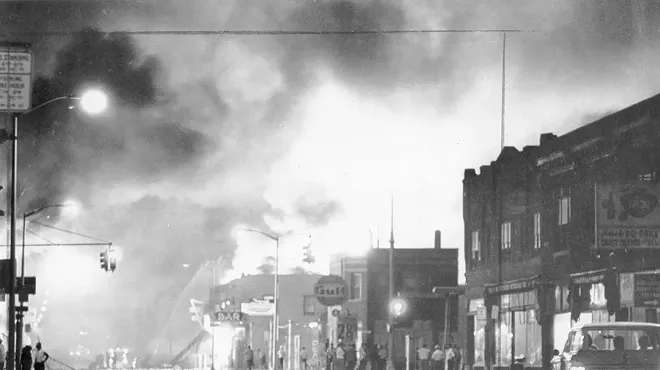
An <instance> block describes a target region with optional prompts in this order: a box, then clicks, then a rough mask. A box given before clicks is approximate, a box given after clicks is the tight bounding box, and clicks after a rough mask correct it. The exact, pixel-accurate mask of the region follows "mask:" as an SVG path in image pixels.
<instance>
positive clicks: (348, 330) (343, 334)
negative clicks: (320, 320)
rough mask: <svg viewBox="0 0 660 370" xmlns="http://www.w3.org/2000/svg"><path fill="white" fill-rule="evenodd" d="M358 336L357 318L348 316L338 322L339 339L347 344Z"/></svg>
mask: <svg viewBox="0 0 660 370" xmlns="http://www.w3.org/2000/svg"><path fill="white" fill-rule="evenodd" d="M356 336H357V318H356V317H354V316H346V317H344V318H342V319H341V320H340V321H339V323H338V324H337V339H338V340H341V341H342V342H343V343H345V344H353V343H355V340H356V339H357V338H356Z"/></svg>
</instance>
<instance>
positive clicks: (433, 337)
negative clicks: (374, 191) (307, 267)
mask: <svg viewBox="0 0 660 370" xmlns="http://www.w3.org/2000/svg"><path fill="white" fill-rule="evenodd" d="M389 253H390V251H389V249H388V248H382V249H379V248H373V249H370V250H369V252H368V253H367V254H366V255H365V256H362V257H347V256H340V255H337V256H333V258H332V259H331V263H330V273H331V274H334V275H339V276H341V277H343V278H344V280H346V282H347V283H348V285H349V301H348V302H347V303H345V304H344V305H343V308H347V309H348V310H349V311H350V313H351V314H352V315H355V316H357V320H358V335H359V341H360V342H365V343H367V344H369V345H373V344H382V345H384V346H385V347H386V348H387V343H388V333H387V327H386V324H387V321H388V315H389V311H388V298H389ZM394 280H395V281H394V287H395V289H394V291H395V294H396V295H399V296H402V297H405V298H406V300H407V301H408V307H409V309H410V316H409V320H408V321H407V322H406V324H404V325H402V327H397V328H395V332H394V333H395V335H394V357H395V361H396V362H397V363H398V364H402V363H403V362H404V359H405V345H404V343H405V342H404V338H405V335H406V334H409V335H411V338H412V340H413V342H412V343H411V348H412V350H414V349H415V348H416V347H417V346H418V345H419V346H421V344H424V343H425V344H427V345H429V346H431V345H433V344H437V343H439V344H443V342H442V341H443V340H444V338H443V333H444V325H445V295H444V294H443V295H439V294H436V293H433V288H434V287H437V286H444V287H456V290H457V291H460V290H461V289H460V288H459V287H458V250H457V249H449V248H441V244H440V232H439V231H438V232H437V233H436V239H435V245H434V248H427V249H395V250H394ZM450 307H451V316H450V317H452V319H451V320H450V325H449V332H450V334H449V338H448V342H452V343H462V338H461V337H460V333H459V331H458V325H459V323H458V321H459V320H458V312H459V310H458V298H457V297H456V296H454V297H452V298H451V302H450ZM413 356H414V354H413ZM413 358H414V357H413ZM401 366H404V365H401ZM399 368H401V367H399Z"/></svg>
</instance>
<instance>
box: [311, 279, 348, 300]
mask: <svg viewBox="0 0 660 370" xmlns="http://www.w3.org/2000/svg"><path fill="white" fill-rule="evenodd" d="M314 294H315V295H316V299H317V300H318V301H319V303H321V304H322V305H324V306H326V307H330V306H337V305H341V304H342V303H344V302H346V300H347V299H348V284H346V281H344V279H342V278H341V276H337V275H328V276H323V277H322V278H320V279H319V280H318V281H317V282H316V284H314Z"/></svg>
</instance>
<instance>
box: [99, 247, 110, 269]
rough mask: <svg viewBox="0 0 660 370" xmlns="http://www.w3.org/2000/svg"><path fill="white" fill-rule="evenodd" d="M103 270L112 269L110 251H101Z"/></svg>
mask: <svg viewBox="0 0 660 370" xmlns="http://www.w3.org/2000/svg"><path fill="white" fill-rule="evenodd" d="M101 270H103V271H106V272H107V271H110V256H109V255H108V251H103V252H101Z"/></svg>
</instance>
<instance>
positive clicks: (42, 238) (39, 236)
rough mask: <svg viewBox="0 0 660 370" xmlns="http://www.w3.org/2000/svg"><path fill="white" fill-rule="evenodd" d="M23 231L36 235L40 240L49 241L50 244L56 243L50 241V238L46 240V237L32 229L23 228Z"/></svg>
mask: <svg viewBox="0 0 660 370" xmlns="http://www.w3.org/2000/svg"><path fill="white" fill-rule="evenodd" d="M25 232H27V233H30V234H32V235H34V236H36V237H37V238H39V239H41V240H43V241H45V242H47V243H50V244H56V243H55V242H54V241H52V240H48V239H46V238H44V237H43V236H41V235H39V234H37V233H35V232H34V231H32V230H30V229H25Z"/></svg>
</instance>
